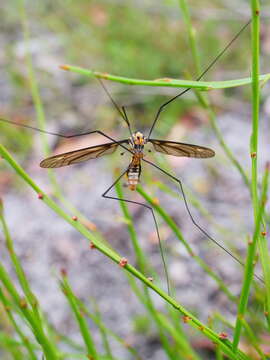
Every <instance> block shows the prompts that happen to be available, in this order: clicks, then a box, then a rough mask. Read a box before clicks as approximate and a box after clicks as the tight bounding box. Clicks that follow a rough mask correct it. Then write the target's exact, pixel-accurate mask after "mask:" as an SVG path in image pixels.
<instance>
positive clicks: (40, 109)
mask: <svg viewBox="0 0 270 360" xmlns="http://www.w3.org/2000/svg"><path fill="white" fill-rule="evenodd" d="M17 1H19V3H20V14H21V19H22V20H21V22H22V28H23V37H24V42H25V44H26V47H27V52H26V62H27V70H28V78H29V86H30V91H31V95H32V99H33V104H34V107H35V111H36V118H37V122H38V126H39V128H40V129H41V130H43V131H45V130H46V116H45V111H44V106H43V103H42V99H41V96H40V90H39V86H38V83H37V79H36V74H35V71H34V66H33V62H32V56H31V53H30V51H29V49H28V44H29V39H30V32H29V26H28V21H27V14H26V10H25V0H17ZM40 136H41V141H42V148H43V153H44V156H46V157H47V156H48V155H49V154H50V147H49V144H48V140H47V135H46V134H45V133H43V132H41V133H40ZM47 172H48V176H49V180H50V183H51V185H52V188H53V193H54V196H55V197H57V198H58V199H59V200H60V201H61V203H62V204H63V205H64V206H65V207H66V208H67V209H68V210H69V211H70V212H71V213H72V214H73V215H76V216H77V217H79V218H80V219H81V220H82V221H85V222H86V223H87V222H89V220H88V219H87V218H86V217H85V216H84V215H82V214H81V212H80V211H79V210H78V209H76V208H75V207H74V206H73V205H72V204H71V203H70V202H69V201H68V200H67V199H66V197H65V196H64V195H63V194H62V191H61V186H60V185H59V184H58V182H57V179H56V176H55V174H54V172H53V170H52V169H47ZM93 227H94V226H93Z"/></svg>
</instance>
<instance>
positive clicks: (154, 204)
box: [137, 186, 236, 301]
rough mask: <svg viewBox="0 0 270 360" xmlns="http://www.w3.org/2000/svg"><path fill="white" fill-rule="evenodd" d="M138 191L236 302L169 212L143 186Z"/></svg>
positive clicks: (188, 250) (195, 258) (189, 251)
mask: <svg viewBox="0 0 270 360" xmlns="http://www.w3.org/2000/svg"><path fill="white" fill-rule="evenodd" d="M137 191H138V193H139V194H140V195H142V197H143V198H144V199H145V200H146V201H147V202H148V203H149V204H150V205H151V206H152V207H153V208H154V209H155V210H156V211H157V212H158V213H159V215H160V216H161V217H162V218H163V219H164V221H165V222H166V224H167V225H168V226H169V227H170V228H171V229H172V231H173V232H174V234H175V235H176V237H177V238H178V239H179V240H180V241H181V242H182V244H183V245H184V247H185V248H186V250H187V252H188V254H189V255H190V256H192V258H193V259H194V260H195V261H196V262H197V263H198V264H199V265H200V267H201V268H202V269H204V271H206V272H207V273H208V274H209V276H211V277H212V278H213V279H214V280H215V281H216V283H217V284H218V286H219V288H220V289H221V290H222V291H223V292H224V293H225V294H226V295H227V296H228V298H229V299H230V300H232V301H236V298H235V296H234V295H233V294H232V293H231V292H230V291H229V290H228V288H227V286H226V285H225V284H224V282H223V281H222V280H221V279H220V278H219V277H218V276H217V275H216V274H215V273H214V272H213V271H212V269H211V268H210V267H209V266H208V265H207V264H206V263H205V262H204V261H203V260H202V259H201V258H200V257H199V256H197V255H195V254H194V252H193V250H192V248H191V247H190V245H189V244H188V243H187V241H186V240H185V238H184V237H183V234H182V233H181V231H180V229H179V227H178V226H177V225H176V223H175V222H174V221H173V219H172V218H171V217H170V216H169V215H168V214H167V212H166V211H165V210H164V209H163V208H162V207H161V206H159V204H158V203H157V201H155V200H154V199H153V198H151V197H150V196H149V195H148V194H147V193H146V192H145V191H144V190H143V189H142V187H141V186H138V187H137Z"/></svg>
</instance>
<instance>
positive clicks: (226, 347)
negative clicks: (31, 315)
mask: <svg viewBox="0 0 270 360" xmlns="http://www.w3.org/2000/svg"><path fill="white" fill-rule="evenodd" d="M0 155H1V156H2V157H3V158H4V159H5V160H6V161H7V162H8V163H9V165H10V166H11V167H12V168H13V169H14V170H15V171H16V173H17V174H18V175H19V176H20V177H21V178H22V179H23V180H24V181H25V182H26V183H27V184H28V185H29V186H30V187H31V188H32V189H33V190H34V191H35V192H36V193H37V194H42V195H43V197H42V201H43V202H44V203H45V204H46V205H48V206H49V207H50V208H51V209H52V210H53V211H54V212H56V213H57V214H58V215H59V216H60V217H62V218H63V219H64V220H65V221H67V222H68V223H69V224H70V225H72V226H73V227H74V228H75V229H77V230H78V232H80V233H81V234H82V235H83V236H85V237H86V238H87V239H88V240H90V241H93V244H94V245H95V246H96V248H97V249H98V250H99V251H101V252H102V253H103V254H104V255H106V256H107V257H109V258H110V259H112V260H113V261H114V262H116V263H117V264H119V262H120V261H121V257H120V256H119V255H118V254H117V253H116V252H115V251H113V250H111V249H110V248H108V247H107V246H105V245H103V244H102V243H101V242H100V241H98V240H97V239H96V238H95V236H94V235H93V234H92V233H91V232H89V231H88V230H87V229H86V228H85V227H84V226H83V225H82V224H80V223H79V222H78V221H73V220H72V219H71V218H70V217H69V216H68V215H67V214H66V213H65V212H64V211H63V210H62V209H61V208H60V207H59V206H58V205H57V204H56V203H55V202H54V201H53V200H52V199H50V198H49V197H48V196H47V195H45V193H43V192H42V191H41V189H40V188H39V187H38V186H37V185H36V184H35V182H34V181H33V180H32V179H31V177H30V176H29V175H28V174H27V173H26V172H25V171H24V170H23V169H22V167H21V166H19V164H17V163H16V161H15V160H14V159H13V158H12V156H11V155H10V154H9V153H8V151H7V150H6V149H5V148H4V146H3V145H0ZM124 269H125V270H127V271H129V272H130V273H131V274H132V275H133V276H134V277H136V278H137V279H139V280H141V281H142V282H143V283H144V284H145V285H147V286H148V287H149V288H151V289H152V290H153V291H155V292H156V293H157V294H158V295H159V296H160V297H162V298H163V299H164V300H165V301H166V302H167V303H168V304H170V305H171V306H173V307H174V308H175V309H177V310H178V311H179V312H180V313H181V314H183V315H184V316H186V317H187V318H188V319H189V321H188V324H189V325H190V326H192V327H194V328H195V329H197V330H199V331H201V332H202V333H203V334H204V336H206V337H208V338H209V339H211V340H212V341H214V342H215V343H217V344H219V345H220V347H221V348H222V350H223V351H224V353H225V354H227V355H228V356H229V357H231V358H232V359H235V360H236V359H237V360H239V359H248V357H247V356H246V355H245V354H244V353H242V352H241V351H240V350H237V352H236V353H235V352H233V351H232V345H231V343H230V342H229V341H228V340H226V341H224V340H222V339H220V338H219V336H218V334H216V333H215V332H214V331H213V330H211V329H209V328H208V327H207V326H205V325H204V324H202V323H201V322H200V321H199V320H198V319H197V318H196V317H195V316H194V315H192V314H191V313H190V312H189V311H187V310H186V309H185V308H184V307H183V306H182V305H180V304H179V303H178V302H177V301H176V300H175V299H173V298H172V297H171V296H169V295H168V294H167V293H165V292H164V291H163V290H161V289H160V288H159V287H158V286H156V285H155V284H154V283H153V282H151V281H150V280H149V279H148V278H146V277H145V276H144V275H143V274H142V273H140V272H139V271H138V270H137V269H135V268H134V267H133V266H132V265H130V264H127V265H126V266H125V267H124ZM52 359H53V358H52Z"/></svg>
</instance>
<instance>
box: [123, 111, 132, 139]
mask: <svg viewBox="0 0 270 360" xmlns="http://www.w3.org/2000/svg"><path fill="white" fill-rule="evenodd" d="M122 110H123V114H124V115H125V118H126V123H127V125H128V130H129V134H130V136H131V139H132V130H131V126H130V122H129V120H128V117H127V113H126V108H125V106H122Z"/></svg>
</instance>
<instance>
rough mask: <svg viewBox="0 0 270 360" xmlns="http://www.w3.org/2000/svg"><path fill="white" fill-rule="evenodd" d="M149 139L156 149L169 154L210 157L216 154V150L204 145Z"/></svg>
mask: <svg viewBox="0 0 270 360" xmlns="http://www.w3.org/2000/svg"><path fill="white" fill-rule="evenodd" d="M148 141H150V142H151V143H152V144H153V146H154V149H155V150H156V151H158V152H161V153H163V154H167V155H173V156H186V157H194V158H209V157H213V156H215V152H214V150H211V149H209V148H207V147H204V146H198V145H191V144H185V143H179V142H174V141H166V140H155V139H149V140H148Z"/></svg>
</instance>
